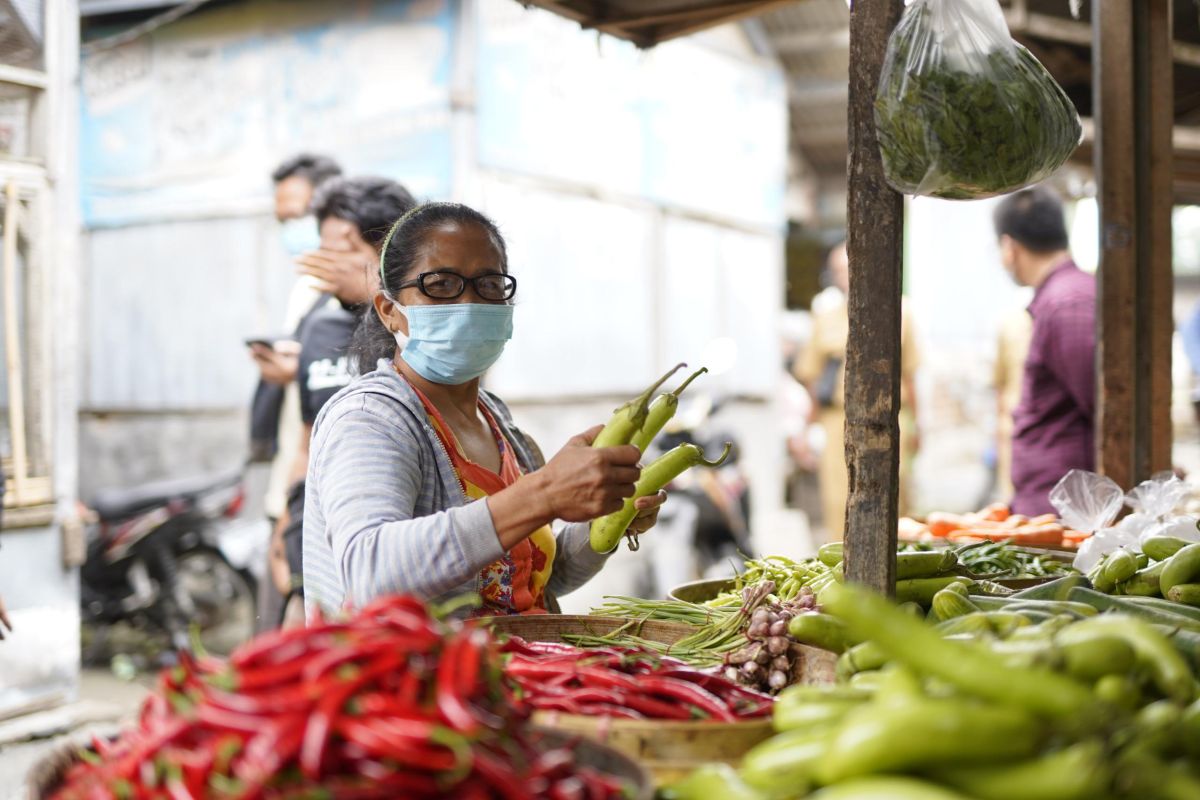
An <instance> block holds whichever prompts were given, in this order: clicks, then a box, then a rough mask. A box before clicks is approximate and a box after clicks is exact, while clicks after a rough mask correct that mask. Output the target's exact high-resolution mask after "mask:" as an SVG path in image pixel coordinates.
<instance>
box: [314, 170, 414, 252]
mask: <svg viewBox="0 0 1200 800" xmlns="http://www.w3.org/2000/svg"><path fill="white" fill-rule="evenodd" d="M416 205H417V201H416V199H415V198H414V197H413V196H412V195H411V194H410V193H409V191H408V189H405V188H404V187H403V186H401V185H400V184H398V183H396V182H395V181H393V180H390V179H388V178H375V177H366V178H337V179H335V180H331V181H329V182H328V183H326V184H325V185H324V186H322V187H321V188H320V190H318V192H317V196H316V197H315V198H314V199H313V212H314V213H315V214H316V215H317V224H318V225H319V224H321V223H322V222H324V221H325V220H326V219H328V218H329V217H337V218H338V219H344V220H346V221H347V222H350V223H352V224H353V225H354V227H356V228H358V233H359V235H360V236H362V238H363V241H365V242H366V243H367V244H369V245H371V246H372V247H374V248H375V249H376V250H378V249H379V244H380V242H382V241H383V237H384V236H386V235H387V232H388V228H389V227H391V224H392V223H393V222H394V221H395V220H396V217H399V216H403V215H404V214H407V213H408V212H409V211H411V210H412V209H413V208H414V207H416Z"/></svg>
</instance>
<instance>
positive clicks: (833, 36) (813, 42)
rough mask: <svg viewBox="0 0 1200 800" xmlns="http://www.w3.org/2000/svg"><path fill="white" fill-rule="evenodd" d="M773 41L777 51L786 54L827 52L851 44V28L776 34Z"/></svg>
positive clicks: (842, 48) (841, 48) (843, 48)
mask: <svg viewBox="0 0 1200 800" xmlns="http://www.w3.org/2000/svg"><path fill="white" fill-rule="evenodd" d="M771 43H772V45H774V47H775V52H776V53H779V54H780V55H785V56H797V55H807V54H810V53H825V52H828V51H830V50H845V49H846V48H848V47H849V46H850V29H849V28H825V29H820V28H818V29H817V30H812V31H800V32H799V33H786V34H784V35H782V36H774V37H772V38H771Z"/></svg>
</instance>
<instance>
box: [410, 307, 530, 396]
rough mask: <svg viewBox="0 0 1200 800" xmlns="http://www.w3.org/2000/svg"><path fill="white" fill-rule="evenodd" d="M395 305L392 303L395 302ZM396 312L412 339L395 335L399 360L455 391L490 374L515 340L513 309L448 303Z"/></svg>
mask: <svg viewBox="0 0 1200 800" xmlns="http://www.w3.org/2000/svg"><path fill="white" fill-rule="evenodd" d="M393 302H394V301H393ZM396 307H397V308H398V309H400V311H401V313H403V314H404V316H405V317H406V318H407V319H408V338H407V339H405V337H404V334H402V333H400V332H398V331H397V332H396V344H397V345H399V346H400V347H401V348H402V349H401V351H400V356H401V358H403V359H404V363H406V364H408V365H409V366H410V367H412V368H413V369H414V370H416V372H417V374H418V375H420V376H421V377H422V378H424V379H425V380H427V381H431V382H433V383H440V384H444V385H447V386H457V385H459V384H463V383H466V382H467V381H470V380H473V379H475V378H478V377H479V376H480V375H482V374H483V373H485V372H487V371H488V368H489V367H491V366H492V364H495V363H496V359H498V358H500V354H501V353H503V352H504V345H505V344H506V343H507V342H508V340H509V339H511V338H512V330H513V327H512V316H513V307H512V306H510V305H508V304H504V305H491V304H487V303H450V304H446V305H421V306H402V305H400V304H399V303H396Z"/></svg>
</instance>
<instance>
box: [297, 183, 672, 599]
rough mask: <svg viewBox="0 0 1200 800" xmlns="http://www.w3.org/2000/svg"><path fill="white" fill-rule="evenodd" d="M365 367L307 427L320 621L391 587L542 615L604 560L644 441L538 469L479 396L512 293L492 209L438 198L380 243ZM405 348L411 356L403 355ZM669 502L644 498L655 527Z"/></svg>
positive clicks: (310, 552)
mask: <svg viewBox="0 0 1200 800" xmlns="http://www.w3.org/2000/svg"><path fill="white" fill-rule="evenodd" d="M379 279H380V286H379V288H378V291H377V292H376V293H375V295H374V313H371V312H368V313H367V314H365V315H364V318H363V322H362V326H361V327H360V329H359V331H358V333H357V334H356V344H355V348H354V350H355V357H356V358H357V360H358V364H359V365H360V369H366V367H365V365H368V364H370V365H378V366H377V368H376V369H375V370H374V371H373V372H370V373H369V374H366V375H363V376H362V377H361V378H359V379H358V380H357V381H355V382H354V383H353V384H351V385H350V386H348V387H347V388H346V389H345V390H343V391H342V392H341V393H339V394H338V395H337V396H336V397H334V398H333V399H332V400H331V401H329V402H328V403H327V404H326V405H325V407H324V409H323V410H322V411H321V414H320V416H319V417H318V418H317V421H316V425H315V427H314V429H313V437H312V443H311V446H310V453H311V455H310V462H309V472H308V489H307V492H308V494H307V497H306V500H305V520H304V585H305V592H306V603H307V605H308V609H309V615H310V617H311V616H312V614H313V613H314V611H315V610H316V609H318V608H319V609H321V610H322V611H323V612H326V613H329V612H334V611H337V610H340V609H342V608H343V607H345V606H352V607H359V606H362V605H363V604H365V603H366V602H368V601H369V600H371V599H372V598H374V597H376V596H379V595H383V594H389V593H397V592H401V593H409V594H414V595H416V596H418V597H421V598H423V599H430V600H432V599H438V598H450V597H454V596H458V595H463V594H467V593H477V594H478V595H479V596H480V597H481V598H482V603H483V606H482V609H481V611H480V613H486V614H511V613H523V612H538V611H542V610H545V609H546V608H547V607H550V608H553V607H554V598H555V597H557V596H559V595H562V594H565V593H567V592H570V591H571V590H573V589H575V588H577V587H579V586H580V585H582V584H583V583H585V582H586V581H588V580H589V579H590V578H591V577H592V576H593V575H595V574H596V573H597V572H598V571H599V570H600V568H601V567H602V566H603V564H604V561H605V556H604V555H601V554H598V553H596V552H594V551H593V550H592V549H591V546H590V544H589V535H588V525H587V524H586V523H587V522H588V521H590V520H591V519H593V518H595V517H598V516H602V515H604V514H608V513H611V512H613V511H616V510H617V509H619V508H620V507H621V505H622V503H623V500H624V498H626V497H630V496H632V494H633V492H634V483H635V482H636V480H637V478H638V476H639V474H640V468H639V466H638V459H639V457H640V453H639V451H638V449H637V448H636V447H633V446H622V447H606V448H594V447H592V446H591V442H592V440H593V439H594V438H595V436H596V434H597V433H598V432H599V431H600V426H596V427H595V428H592V429H590V430H588V431H585V432H584V433H582V434H579V435H578V436H575V437H574V438H572V439H571V440H570V441H569V442H567V444H566V445H565V446H564V447H563V448H562V450H560V451H559V452H558V454H556V455H555V456H554V457H553V458H551V459H550V461H549V462H548V463H543V458H542V455H541V452H540V450H539V449H538V447H537V445H536V444H534V442H533V441H531V440H530V439H529V438H528V437H527V436H525V435H524V434H523V433H521V431H520V430H519V429H517V428H516V426H514V425H513V422H512V419H511V417H510V415H509V412H508V409H507V408H506V407H505V405H504V404H503V403H502V402H501V401H500V400H499V399H498V398H496V397H495V396H494V395H492V394H490V393H488V392H487V391H484V390H482V389H480V386H479V379H480V376H482V375H483V373H484V372H486V371H487V369H488V368H489V367H490V366H491V365H492V364H493V363H495V361H496V359H497V358H499V356H500V354H501V352H502V351H503V349H504V345H505V343H506V342H507V341H508V339H509V338H510V337H511V335H512V315H513V298H514V296H515V295H516V290H517V281H516V279H515V278H514V277H513V276H512V275H510V274H509V273H508V260H507V255H506V250H505V244H504V239H503V238H502V237H501V235H500V232H499V231H498V230H497V229H496V226H495V225H494V224H493V223H492V222H491V221H490V220H489V219H487V217H485V216H484V215H482V214H480V213H479V212H477V211H474V210H473V209H470V208H468V207H466V206H463V205H458V204H454V203H430V204H426V205H423V206H419V207H417V208H416V209H413V210H412V211H411V212H409V213H408V214H406V215H405V216H404V217H402V218H401V219H400V220H399V221H398V222H397V223H396V224H395V225H394V226H393V227H392V229H391V231H390V233H389V234H388V236H387V238H386V239H385V240H384V242H383V245H382V248H381V254H380V274H379ZM398 342H402V343H403V344H402V346H398ZM665 499H666V495H665V494H663V493H661V492H660V493H659V494H658V495H656V496H652V497H646V498H640V499H639V500H638V501H637V507H638V516H637V517H636V518H635V520H634V522H633V524H632V525H631V527H630V530H631V531H634V532H637V533H642V532H645V531H646V530H648V529H649V528H650V527H651V526H653V525H654V522H655V520H656V519H657V516H658V509H659V506H661V505H662V502H663V500H665Z"/></svg>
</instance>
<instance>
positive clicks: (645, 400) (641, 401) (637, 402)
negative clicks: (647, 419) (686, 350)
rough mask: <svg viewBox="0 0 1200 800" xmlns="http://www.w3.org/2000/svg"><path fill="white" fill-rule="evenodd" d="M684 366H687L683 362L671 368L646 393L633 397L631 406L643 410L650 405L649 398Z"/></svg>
mask: <svg viewBox="0 0 1200 800" xmlns="http://www.w3.org/2000/svg"><path fill="white" fill-rule="evenodd" d="M686 366H687V364H686V363H685V362H683V361H680V362H679V363H678V364H676V365H675V366H673V367H671V370H670V371H669V372H668V373H667V374H666V375H663V376H662V377H661V378H659V379H658V380H657V381H655V382H654V383H653V384H652V385H651V386H650V388H648V389H646V391H644V392H642V393H641V394H639V395H638V396H637V397H635V398H634V400H633V404H632V405H633V406H634V407H635V408H638V407H641V408H645V407H646V406H648V405H649V404H650V397H651V396H652V395H653V394H654V392H655V391H656V390H657V389H658V387H660V386H662V385H663V384H664V383H666V382H667V380H668V379H669V378H670V377H671V376H672V375H674V374H675V373H676V372H679V370H681V369H683V368H684V367H686Z"/></svg>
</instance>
